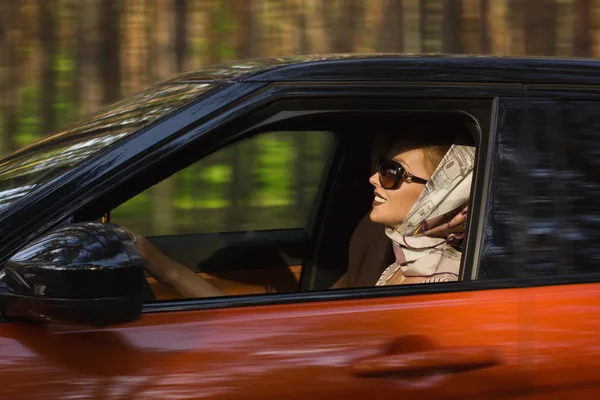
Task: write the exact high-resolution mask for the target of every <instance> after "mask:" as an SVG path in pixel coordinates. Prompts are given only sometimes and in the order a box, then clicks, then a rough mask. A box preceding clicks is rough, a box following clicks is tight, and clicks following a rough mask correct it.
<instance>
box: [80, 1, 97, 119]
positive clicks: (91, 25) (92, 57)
mask: <svg viewBox="0 0 600 400" xmlns="http://www.w3.org/2000/svg"><path fill="white" fill-rule="evenodd" d="M101 1H102V0H87V1H80V2H79V3H77V44H76V46H77V48H76V55H75V82H76V84H75V86H74V90H75V98H76V104H78V105H79V107H80V109H81V111H82V113H83V114H91V113H93V112H95V111H97V110H98V109H99V108H100V106H101V105H102V97H103V91H102V84H101V82H100V77H101V75H100V69H99V64H100V56H99V52H100V19H99V14H100V3H101Z"/></svg>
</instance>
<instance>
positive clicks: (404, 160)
mask: <svg viewBox="0 0 600 400" xmlns="http://www.w3.org/2000/svg"><path fill="white" fill-rule="evenodd" d="M388 157H389V158H391V159H393V160H394V161H396V162H399V163H400V164H402V166H403V167H404V168H405V169H406V171H408V172H410V173H411V174H413V175H414V176H417V177H419V178H423V179H427V180H428V179H429V178H430V177H431V173H430V172H429V171H428V170H427V168H426V166H425V154H424V153H423V149H422V148H421V147H414V146H412V147H410V146H406V145H405V146H394V148H393V149H392V151H391V152H390V154H389V155H388ZM369 182H370V183H371V185H373V187H374V189H375V190H374V196H375V198H374V199H373V210H372V211H371V221H373V222H377V223H380V224H384V225H389V226H393V227H394V228H398V227H399V226H400V224H402V222H403V221H404V219H405V218H406V216H407V215H408V212H409V211H410V209H411V208H412V206H413V205H414V204H415V202H416V201H417V199H418V198H419V195H420V194H421V192H422V191H423V188H424V187H425V185H424V184H423V183H416V182H411V183H407V182H404V181H401V184H400V187H399V188H398V189H387V190H386V189H384V188H383V187H381V183H380V182H379V174H378V173H377V172H375V174H373V175H372V176H371V178H370V179H369Z"/></svg>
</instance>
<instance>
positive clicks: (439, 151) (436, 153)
mask: <svg viewBox="0 0 600 400" xmlns="http://www.w3.org/2000/svg"><path fill="white" fill-rule="evenodd" d="M448 150H450V146H449V145H443V146H424V147H423V156H424V159H425V168H426V169H427V172H429V173H430V174H433V172H434V171H435V169H436V168H437V166H438V165H439V164H440V163H441V162H442V159H443V158H444V156H445V155H446V153H447V152H448Z"/></svg>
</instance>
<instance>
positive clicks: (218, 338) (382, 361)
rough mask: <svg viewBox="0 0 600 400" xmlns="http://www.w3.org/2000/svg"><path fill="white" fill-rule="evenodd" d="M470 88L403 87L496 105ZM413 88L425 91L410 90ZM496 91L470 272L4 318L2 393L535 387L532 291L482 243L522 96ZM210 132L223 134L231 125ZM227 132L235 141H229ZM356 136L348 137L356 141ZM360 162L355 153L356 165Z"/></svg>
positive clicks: (219, 394)
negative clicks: (49, 319) (94, 316)
mask: <svg viewBox="0 0 600 400" xmlns="http://www.w3.org/2000/svg"><path fill="white" fill-rule="evenodd" d="M459 86H460V85H453V86H452V87H449V88H445V87H430V88H429V92H430V93H431V98H428V97H427V96H428V94H427V93H424V92H427V90H424V89H423V88H416V87H412V88H409V89H406V88H401V89H399V90H398V93H401V94H396V95H397V96H398V97H401V100H403V101H405V103H406V104H417V103H419V102H421V103H420V105H415V106H414V107H417V108H416V109H419V110H420V111H423V105H422V104H423V102H427V101H431V102H432V106H431V108H432V110H436V111H439V110H437V108H438V107H439V106H440V104H438V103H435V100H436V99H438V100H439V98H440V93H444V96H445V97H444V98H443V99H442V100H443V103H444V104H446V107H447V108H448V109H450V110H453V111H457V112H468V110H461V109H460V107H459V104H461V101H464V99H465V98H468V93H469V90H477V96H473V97H472V99H471V100H472V102H476V103H479V104H488V103H485V102H484V101H482V99H481V93H482V90H483V89H482V88H476V89H473V86H472V85H469V86H465V88H460V87H459ZM301 90H306V91H307V92H310V91H311V90H315V89H314V88H305V89H299V88H297V87H296V88H294V93H298V92H299V91H301ZM328 90H333V89H331V88H329V89H328ZM337 90H338V92H336V94H337V96H336V100H335V101H336V106H337V108H338V109H339V108H340V107H342V102H341V101H340V99H339V97H340V96H342V97H343V96H344V95H346V96H348V98H350V99H356V98H357V97H360V96H358V95H360V94H361V89H360V86H357V87H352V88H347V87H339V88H337ZM379 90H380V91H382V92H386V96H383V97H380V98H379V99H381V100H384V101H385V102H386V103H388V104H389V103H391V101H390V95H393V94H394V90H395V89H394V88H389V87H386V88H383V87H382V88H380V89H379ZM411 90H412V91H413V92H412V93H417V91H418V95H414V94H413V96H415V97H411ZM505 90H506V89H505ZM366 92H367V91H365V93H366ZM486 92H492V93H493V90H492V89H491V88H487V89H486ZM365 93H362V94H365ZM368 93H369V95H370V96H371V97H375V99H374V98H370V99H368V101H367V102H368V103H369V104H370V106H371V107H375V105H374V104H373V100H376V99H377V94H375V95H374V94H373V87H370V88H369V91H368ZM453 99H454V100H453ZM488 100H489V106H487V107H488V108H487V110H486V112H487V116H488V120H489V121H492V123H488V124H486V125H484V126H483V129H482V132H481V136H480V137H479V138H478V150H477V151H478V154H479V156H478V163H477V172H476V181H475V184H474V189H473V196H472V204H471V210H472V217H471V223H470V230H469V239H468V242H467V246H466V248H465V253H464V261H463V272H462V281H461V282H456V283H448V284H428V285H407V286H391V287H378V288H364V289H353V290H331V291H318V290H315V291H306V292H300V293H293V294H265V295H261V296H238V297H236V296H233V297H224V298H215V299H183V300H172V301H158V302H154V303H149V304H147V305H146V306H145V307H144V312H143V315H142V317H141V318H140V319H139V320H138V321H136V322H132V323H128V324H124V325H121V326H114V327H108V328H102V329H100V328H86V327H76V328H74V327H69V326H56V325H33V324H26V323H16V322H10V323H5V324H3V325H2V326H1V329H2V330H1V331H0V348H2V349H3V353H2V354H3V355H5V356H4V357H3V359H2V361H0V370H1V374H2V376H3V384H2V385H0V397H2V398H16V397H18V398H23V397H24V396H23V393H25V396H29V397H31V398H39V397H46V398H48V397H83V398H139V397H142V398H165V397H168V398H219V399H229V398H238V399H239V398H246V399H253V398H264V397H272V398H292V399H293V398H297V399H305V398H327V399H332V398H347V397H353V398H381V399H385V398H390V397H392V396H394V397H402V398H407V399H410V398H415V399H416V398H419V399H421V398H440V397H443V398H456V399H469V398H473V399H474V398H481V397H496V398H518V397H520V396H524V395H526V394H527V393H526V392H525V391H524V389H525V388H526V386H527V383H528V382H527V380H528V375H527V374H524V373H523V371H522V369H521V368H522V355H521V353H520V342H519V339H520V323H521V320H520V312H519V311H520V299H521V293H522V291H523V290H522V289H513V288H510V287H507V286H506V285H504V284H503V283H502V281H495V280H494V277H495V274H497V275H502V274H505V275H506V274H508V275H510V274H511V273H510V272H507V271H506V269H502V267H503V265H501V264H500V265H499V264H498V263H497V260H498V257H496V256H497V254H493V252H490V251H485V252H484V251H482V250H481V249H482V248H485V249H488V250H490V249H494V248H495V246H498V245H502V242H496V241H497V240H501V239H502V238H501V237H500V239H498V236H494V237H493V238H491V239H490V238H489V237H488V236H489V235H486V234H484V232H485V233H489V232H490V230H491V229H492V226H493V224H496V223H497V222H498V221H496V220H495V218H497V217H498V215H496V214H493V213H492V212H491V210H490V209H489V208H490V207H491V205H490V203H491V202H490V198H489V193H493V191H492V188H493V187H494V186H493V185H492V182H494V179H495V175H494V174H493V173H492V171H493V170H492V162H493V161H495V158H494V157H493V156H492V155H493V154H494V150H495V143H496V140H497V138H498V137H497V136H495V135H498V134H499V132H503V130H504V129H505V127H504V124H505V123H506V121H511V119H510V115H508V114H509V112H510V110H512V108H509V107H505V104H504V102H506V104H513V103H514V102H515V100H514V99H511V98H508V97H507V98H506V99H496V100H493V98H492V97H491V96H489V97H488ZM433 103H435V106H433ZM302 104H303V105H302V107H306V103H302ZM314 104H315V103H314V102H313V103H312V104H311V107H314ZM517 104H518V105H517V107H518V106H519V105H520V103H518V101H517ZM257 118H258V116H256V115H252V118H251V119H253V120H256V119H257ZM209 139H210V140H212V141H216V140H219V139H218V136H207V140H209ZM221 140H223V142H224V143H225V142H226V141H227V140H229V138H223V139H221ZM354 141H355V139H352V140H349V139H348V138H347V143H353V142H354ZM336 149H337V150H332V151H334V154H333V156H332V159H331V160H332V161H331V163H330V164H328V165H327V166H324V168H325V170H324V172H326V173H328V175H327V177H326V178H325V181H326V182H327V183H329V185H332V186H329V191H328V190H327V189H328V187H327V186H326V185H325V187H324V188H323V190H322V191H319V192H317V193H319V194H318V195H317V197H316V199H317V200H316V201H318V202H319V206H318V209H319V210H318V211H317V212H316V213H315V215H314V216H313V217H312V222H309V223H308V225H307V227H306V231H307V232H308V233H309V234H310V240H309V243H311V244H310V246H311V250H312V252H313V254H312V255H310V254H309V255H307V256H306V257H305V259H304V260H303V263H302V264H303V268H306V267H307V266H310V264H311V262H312V261H314V260H311V257H313V256H314V254H317V253H318V252H316V253H315V251H316V249H317V248H318V246H317V244H318V243H316V242H315V240H316V239H315V238H319V236H313V235H314V234H315V232H322V231H323V230H324V229H326V228H328V229H330V230H332V229H334V227H332V226H325V225H326V223H325V222H323V221H326V220H327V216H328V215H330V213H332V212H334V211H335V210H336V208H340V207H342V204H341V203H339V202H338V203H335V204H330V203H329V202H328V201H327V200H331V193H330V191H331V190H334V189H331V188H332V187H333V188H336V190H342V189H343V188H347V187H348V182H347V181H346V179H350V178H352V174H349V173H348V171H346V170H344V169H343V168H339V167H338V165H336V162H342V161H343V160H344V158H343V156H342V155H341V154H340V153H339V152H340V151H342V150H343V146H342V147H340V146H338V147H336ZM352 161H353V159H347V160H345V162H346V163H347V164H343V165H352ZM344 171H346V172H344ZM338 188H339V189H338ZM335 229H337V230H339V229H340V228H339V227H335ZM499 229H501V227H500V228H499ZM494 232H495V231H494ZM346 234H348V235H349V232H347V233H346ZM322 238H323V237H321V239H322ZM490 240H491V241H490ZM328 243H330V242H328ZM330 272H331V271H330ZM311 274H312V275H311V276H308V277H307V278H306V279H307V282H311V281H315V282H316V281H317V280H318V279H316V278H315V276H318V275H319V274H318V273H316V272H312V273H311ZM326 275H327V274H326ZM480 280H481V282H480ZM321 281H326V279H324V280H323V279H322V280H321ZM313 287H314V288H315V289H318V287H317V286H313Z"/></svg>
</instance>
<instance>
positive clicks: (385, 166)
mask: <svg viewBox="0 0 600 400" xmlns="http://www.w3.org/2000/svg"><path fill="white" fill-rule="evenodd" d="M397 173H398V170H397V168H396V166H394V165H391V164H390V163H388V162H385V161H384V162H382V163H380V164H379V181H380V183H381V186H382V187H383V188H384V189H391V188H393V187H394V183H396V174H397Z"/></svg>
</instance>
